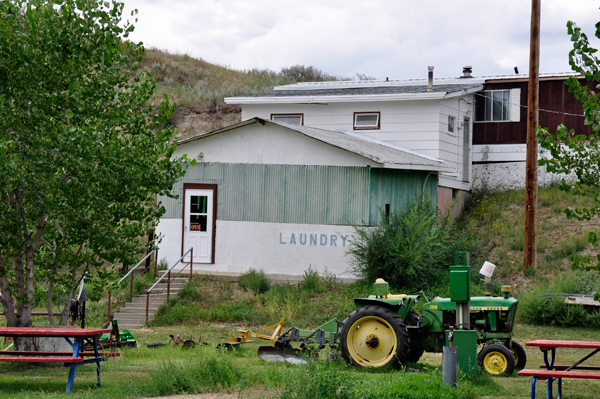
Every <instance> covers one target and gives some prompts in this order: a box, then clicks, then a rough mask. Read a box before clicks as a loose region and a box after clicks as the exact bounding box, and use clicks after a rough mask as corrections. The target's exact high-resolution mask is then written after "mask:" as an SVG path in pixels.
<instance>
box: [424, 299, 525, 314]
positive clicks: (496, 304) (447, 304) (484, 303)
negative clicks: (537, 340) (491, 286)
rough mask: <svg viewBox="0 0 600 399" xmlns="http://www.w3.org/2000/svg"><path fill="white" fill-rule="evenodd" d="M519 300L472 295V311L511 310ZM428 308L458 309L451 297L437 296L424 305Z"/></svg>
mask: <svg viewBox="0 0 600 399" xmlns="http://www.w3.org/2000/svg"><path fill="white" fill-rule="evenodd" d="M518 303H519V301H518V300H517V299H515V298H512V297H510V298H504V297H501V296H474V297H471V301H470V303H469V304H470V307H471V312H473V311H478V310H499V311H511V310H513V308H515V306H516V305H517V304H518ZM423 309H428V310H456V303H455V302H453V301H451V300H450V299H449V298H440V297H435V298H434V299H433V300H432V301H431V302H429V303H426V304H425V305H423Z"/></svg>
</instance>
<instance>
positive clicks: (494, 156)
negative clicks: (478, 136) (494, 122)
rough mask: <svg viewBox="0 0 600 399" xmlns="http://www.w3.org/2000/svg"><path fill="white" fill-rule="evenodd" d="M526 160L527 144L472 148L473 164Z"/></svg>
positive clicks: (476, 146) (477, 146)
mask: <svg viewBox="0 0 600 399" xmlns="http://www.w3.org/2000/svg"><path fill="white" fill-rule="evenodd" d="M540 155H544V154H542V153H541V152H540ZM526 158H527V144H495V145H474V146H473V162H525V160H526Z"/></svg>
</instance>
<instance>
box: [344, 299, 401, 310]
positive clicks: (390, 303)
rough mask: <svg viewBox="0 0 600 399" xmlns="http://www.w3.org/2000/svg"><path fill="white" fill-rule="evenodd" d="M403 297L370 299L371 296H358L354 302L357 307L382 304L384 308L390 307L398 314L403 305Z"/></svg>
mask: <svg viewBox="0 0 600 399" xmlns="http://www.w3.org/2000/svg"><path fill="white" fill-rule="evenodd" d="M402 302H403V301H402V299H395V298H394V299H369V298H356V299H354V304H355V305H356V308H357V309H358V308H362V307H363V306H380V307H382V308H386V309H390V310H391V311H392V312H394V313H396V314H398V311H399V310H400V308H401V307H402Z"/></svg>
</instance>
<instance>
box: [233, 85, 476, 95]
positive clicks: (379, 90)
mask: <svg viewBox="0 0 600 399" xmlns="http://www.w3.org/2000/svg"><path fill="white" fill-rule="evenodd" d="M479 86H481V83H470V84H441V85H433V88H432V92H433V93H454V92H459V91H462V90H468V89H473V88H476V87H479ZM418 93H427V85H426V84H425V85H416V86H413V85H410V86H372V87H359V88H353V87H345V88H337V89H311V90H274V91H269V92H267V93H260V94H252V95H247V96H244V97H295V96H308V95H309V96H352V95H356V96H360V95H375V94H418Z"/></svg>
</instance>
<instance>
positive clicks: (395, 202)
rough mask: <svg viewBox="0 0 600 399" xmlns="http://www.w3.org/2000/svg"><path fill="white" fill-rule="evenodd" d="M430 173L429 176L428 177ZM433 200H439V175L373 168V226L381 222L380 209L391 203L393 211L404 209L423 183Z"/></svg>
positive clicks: (371, 210)
mask: <svg viewBox="0 0 600 399" xmlns="http://www.w3.org/2000/svg"><path fill="white" fill-rule="evenodd" d="M428 175H429V177H428ZM424 184H425V191H426V192H427V193H428V194H429V196H430V197H431V199H432V200H436V201H437V175H436V174H434V173H431V174H429V172H421V171H411V170H389V169H371V193H370V197H371V206H370V219H369V224H370V225H371V226H374V225H377V224H379V223H381V213H380V209H385V204H390V210H391V212H398V211H399V210H403V209H404V208H405V207H406V205H407V204H408V202H409V201H410V200H411V199H412V198H414V196H415V194H417V193H421V192H422V190H423V185H424Z"/></svg>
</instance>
